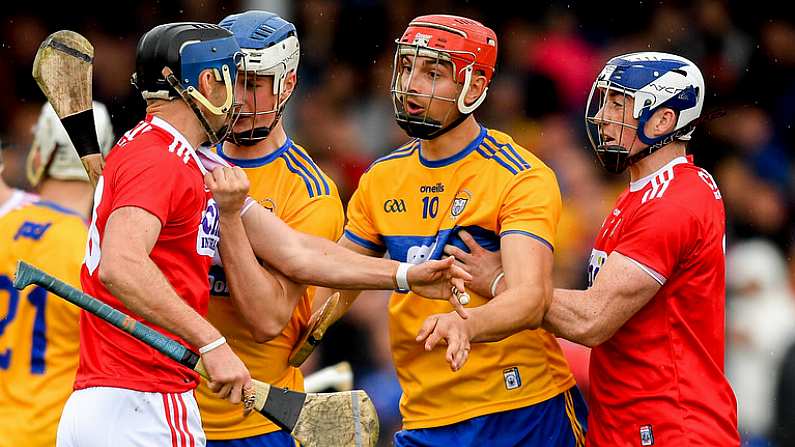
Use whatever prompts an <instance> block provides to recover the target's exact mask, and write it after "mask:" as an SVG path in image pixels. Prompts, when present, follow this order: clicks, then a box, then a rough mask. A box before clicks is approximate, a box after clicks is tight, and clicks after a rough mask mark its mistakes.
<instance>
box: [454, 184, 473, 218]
mask: <svg viewBox="0 0 795 447" xmlns="http://www.w3.org/2000/svg"><path fill="white" fill-rule="evenodd" d="M471 198H472V193H471V192H469V191H467V190H466V189H462V190H461V191H458V192H457V193H456V195H455V198H454V199H453V206H452V207H451V208H450V217H452V218H456V217H458V216H460V215H461V213H463V212H464V208H466V206H467V203H469V200H470V199H471Z"/></svg>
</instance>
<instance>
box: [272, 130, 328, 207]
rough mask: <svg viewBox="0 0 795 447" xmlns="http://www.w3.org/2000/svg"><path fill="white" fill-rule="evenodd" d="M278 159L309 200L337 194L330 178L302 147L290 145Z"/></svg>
mask: <svg viewBox="0 0 795 447" xmlns="http://www.w3.org/2000/svg"><path fill="white" fill-rule="evenodd" d="M279 158H281V159H282V161H284V164H285V166H286V167H287V170H288V171H290V172H291V173H293V174H294V175H295V177H296V179H298V180H297V181H298V182H299V183H302V184H303V186H304V187H305V188H306V192H307V194H308V195H309V198H315V197H323V196H333V195H336V194H337V187H336V185H335V184H334V182H333V181H332V180H331V177H329V176H327V175H326V173H325V172H323V170H322V169H320V166H318V165H317V163H315V161H314V160H313V159H312V157H310V156H309V154H308V153H307V152H306V151H305V150H304V148H303V147H301V146H298V145H296V144H294V143H293V144H290V146H289V147H287V149H285V150H284V152H282V153H281V154H280V155H279Z"/></svg>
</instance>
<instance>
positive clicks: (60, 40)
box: [33, 30, 104, 185]
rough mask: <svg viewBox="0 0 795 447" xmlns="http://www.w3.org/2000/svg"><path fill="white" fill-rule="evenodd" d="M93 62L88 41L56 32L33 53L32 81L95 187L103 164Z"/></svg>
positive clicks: (65, 31) (92, 53)
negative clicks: (50, 108) (36, 85)
mask: <svg viewBox="0 0 795 447" xmlns="http://www.w3.org/2000/svg"><path fill="white" fill-rule="evenodd" d="M93 62H94V47H93V46H92V45H91V43H90V42H89V41H88V39H86V38H85V37H83V36H81V35H80V34H78V33H76V32H74V31H67V30H63V31H57V32H55V33H53V34H50V35H49V36H47V38H46V39H44V42H42V43H41V46H40V47H39V51H38V52H36V59H35V60H34V61H33V79H35V80H36V84H38V86H39V88H40V89H41V91H42V93H44V96H46V97H47V100H48V101H49V102H50V104H52V107H53V109H55V113H56V114H57V115H58V118H60V119H61V123H63V125H64V128H65V129H66V133H67V134H69V138H70V139H71V140H72V145H73V146H74V147H75V149H77V155H79V156H80V160H81V161H82V162H83V166H84V167H85V168H86V172H87V173H88V178H89V180H90V181H91V185H96V184H97V179H98V178H99V176H100V174H101V173H102V167H103V165H104V164H103V161H102V154H101V153H100V150H99V142H98V141H97V130H96V128H95V127H94V111H93V103H92V88H91V78H92V68H93Z"/></svg>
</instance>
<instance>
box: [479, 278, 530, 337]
mask: <svg viewBox="0 0 795 447" xmlns="http://www.w3.org/2000/svg"><path fill="white" fill-rule="evenodd" d="M545 293H546V292H545V291H544V290H543V289H542V288H540V287H535V286H533V285H529V284H521V285H517V286H514V287H512V288H511V289H508V290H505V291H504V292H502V293H500V294H499V295H497V296H496V297H494V298H493V299H492V300H490V301H489V302H487V303H486V304H484V305H482V306H479V307H476V308H472V309H468V310H469V318H468V319H467V320H466V324H467V325H468V326H469V333H470V339H471V341H473V342H491V341H499V340H502V339H504V338H506V337H509V336H511V335H513V334H515V333H517V332H520V331H523V330H525V329H536V328H538V327H539V326H540V325H541V321H542V318H543V315H544V299H545V297H544V294H545Z"/></svg>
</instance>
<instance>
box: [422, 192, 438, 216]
mask: <svg viewBox="0 0 795 447" xmlns="http://www.w3.org/2000/svg"><path fill="white" fill-rule="evenodd" d="M437 214H439V196H435V197H428V196H425V197H423V198H422V218H423V219H428V218H431V219H435V218H436V215H437Z"/></svg>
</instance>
